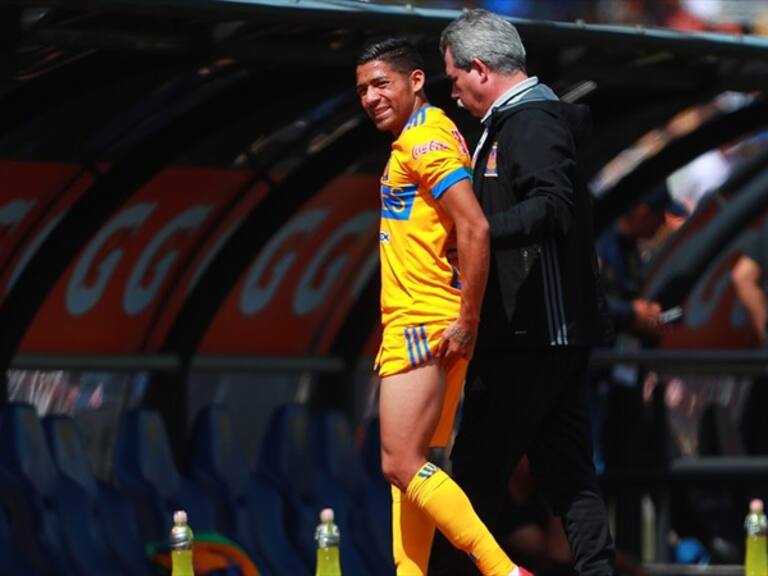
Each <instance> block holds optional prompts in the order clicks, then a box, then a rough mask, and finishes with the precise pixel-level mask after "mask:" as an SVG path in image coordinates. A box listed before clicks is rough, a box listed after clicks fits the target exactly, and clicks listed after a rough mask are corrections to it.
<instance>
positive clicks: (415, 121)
mask: <svg viewBox="0 0 768 576" xmlns="http://www.w3.org/2000/svg"><path fill="white" fill-rule="evenodd" d="M430 108H434V106H431V105H430V106H423V107H421V108H419V109H418V110H416V112H414V113H413V114H411V117H410V118H408V122H406V123H405V126H404V127H403V132H405V131H406V130H408V129H409V128H414V127H415V126H421V125H422V124H424V122H426V121H427V110H429V109H430Z"/></svg>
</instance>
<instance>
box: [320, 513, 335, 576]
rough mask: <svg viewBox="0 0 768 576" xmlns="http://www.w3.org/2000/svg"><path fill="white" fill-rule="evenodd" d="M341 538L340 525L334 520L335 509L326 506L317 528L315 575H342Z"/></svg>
mask: <svg viewBox="0 0 768 576" xmlns="http://www.w3.org/2000/svg"><path fill="white" fill-rule="evenodd" d="M339 540H340V534H339V527H338V526H336V524H335V523H334V522H333V510H332V509H331V508H324V509H323V510H322V511H321V512H320V524H318V526H317V528H316V529H315V542H317V569H316V570H315V576H341V566H340V565H339Z"/></svg>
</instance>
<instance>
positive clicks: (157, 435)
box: [113, 410, 215, 542]
mask: <svg viewBox="0 0 768 576" xmlns="http://www.w3.org/2000/svg"><path fill="white" fill-rule="evenodd" d="M113 469H114V475H115V482H116V484H117V486H118V489H120V491H121V492H123V493H124V494H126V495H127V496H128V497H129V498H130V500H131V503H132V504H133V506H134V510H135V512H136V515H137V520H138V524H139V531H140V533H141V536H142V539H143V540H144V541H145V542H150V541H161V540H165V539H166V538H167V537H168V533H169V531H170V529H171V525H172V523H173V522H172V519H173V512H174V510H178V509H184V510H186V511H187V513H188V515H189V520H190V524H191V526H192V529H193V530H199V531H202V532H207V531H213V530H214V529H215V526H214V525H215V522H214V514H213V508H212V505H211V503H210V501H209V500H208V497H207V496H206V495H205V492H203V490H202V489H201V488H199V487H198V486H197V485H196V484H194V483H193V482H192V481H190V480H188V479H186V478H184V477H183V476H181V474H179V471H178V469H177V468H176V464H175V462H174V460H173V457H172V455H171V448H170V443H169V441H168V436H167V434H166V431H165V426H164V424H163V421H162V418H161V417H160V415H159V414H158V413H157V412H155V411H150V410H135V411H131V412H128V413H127V414H126V415H125V417H124V418H123V421H122V423H121V426H120V430H119V432H118V436H117V440H116V442H115V452H114V458H113Z"/></svg>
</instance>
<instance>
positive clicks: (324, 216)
mask: <svg viewBox="0 0 768 576" xmlns="http://www.w3.org/2000/svg"><path fill="white" fill-rule="evenodd" d="M377 190H378V181H377V179H376V178H375V177H374V176H364V175H344V176H342V177H339V178H337V179H336V180H334V181H333V182H332V183H330V184H329V185H328V186H326V187H325V188H324V189H323V190H321V191H320V192H319V193H318V194H317V196H315V197H314V198H313V199H312V200H310V201H309V202H307V203H306V204H305V205H304V206H303V207H302V208H301V210H299V211H298V212H297V213H296V214H295V215H294V216H293V217H292V218H291V219H290V220H288V221H287V222H286V223H285V224H284V225H283V226H282V227H281V228H280V229H279V230H278V231H277V233H276V234H275V235H274V236H273V237H272V238H271V239H270V240H269V241H268V242H267V244H266V245H265V246H264V247H263V248H262V249H261V250H260V251H259V253H258V254H255V255H254V256H255V257H254V260H253V262H252V263H251V265H250V266H248V268H247V269H246V270H245V271H244V273H243V275H242V277H241V278H240V280H239V281H238V282H237V284H236V285H235V286H234V287H233V288H232V291H231V292H230V294H229V296H228V297H227V298H226V300H225V302H224V303H223V304H222V306H221V308H220V310H219V312H218V313H217V315H216V317H215V319H214V321H213V323H212V325H211V327H210V329H209V330H208V333H207V334H206V336H205V339H204V341H203V343H202V345H201V347H200V350H199V353H201V354H212V355H281V356H282V355H289V356H290V355H313V354H324V353H326V352H327V351H328V349H329V347H330V345H331V343H332V341H333V337H334V336H335V334H336V333H337V331H338V329H339V327H340V326H341V323H342V322H343V321H344V319H345V318H346V316H347V314H348V313H349V311H350V307H351V305H352V304H353V303H354V301H355V298H356V296H357V294H358V293H359V292H360V290H362V289H363V287H364V286H365V284H366V283H367V281H368V280H369V279H370V275H371V274H374V273H376V270H377V260H376V258H377V255H378V250H377V231H378V221H379V195H378V193H377Z"/></svg>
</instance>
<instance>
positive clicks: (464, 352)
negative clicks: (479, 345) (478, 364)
mask: <svg viewBox="0 0 768 576" xmlns="http://www.w3.org/2000/svg"><path fill="white" fill-rule="evenodd" d="M476 338H477V326H476V325H475V324H473V323H469V322H466V321H465V320H463V319H462V318H457V319H456V320H454V321H453V322H451V323H450V324H449V325H448V327H447V328H446V329H445V331H444V332H443V335H442V336H441V337H440V342H439V343H438V345H437V352H436V353H435V359H436V360H437V361H438V363H440V364H441V365H443V366H448V365H450V364H451V363H452V362H453V361H454V360H456V358H459V357H463V358H466V359H467V360H469V359H470V358H472V353H473V352H474V350H475V339H476Z"/></svg>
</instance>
